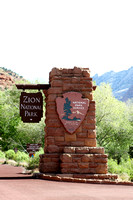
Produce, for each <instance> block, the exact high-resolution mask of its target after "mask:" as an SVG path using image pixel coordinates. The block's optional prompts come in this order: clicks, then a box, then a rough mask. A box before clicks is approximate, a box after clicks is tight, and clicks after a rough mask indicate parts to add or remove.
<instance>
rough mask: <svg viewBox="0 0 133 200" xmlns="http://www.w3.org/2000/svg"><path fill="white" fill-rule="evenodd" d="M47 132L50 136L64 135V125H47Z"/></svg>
mask: <svg viewBox="0 0 133 200" xmlns="http://www.w3.org/2000/svg"><path fill="white" fill-rule="evenodd" d="M46 133H47V135H48V136H64V129H63V128H62V127H60V128H56V127H47V129H46Z"/></svg>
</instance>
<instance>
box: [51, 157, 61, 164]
mask: <svg viewBox="0 0 133 200" xmlns="http://www.w3.org/2000/svg"><path fill="white" fill-rule="evenodd" d="M51 161H52V162H56V163H59V162H60V159H59V158H51Z"/></svg>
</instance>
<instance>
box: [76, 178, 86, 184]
mask: <svg viewBox="0 0 133 200" xmlns="http://www.w3.org/2000/svg"><path fill="white" fill-rule="evenodd" d="M73 182H75V183H86V179H80V178H75V179H73Z"/></svg>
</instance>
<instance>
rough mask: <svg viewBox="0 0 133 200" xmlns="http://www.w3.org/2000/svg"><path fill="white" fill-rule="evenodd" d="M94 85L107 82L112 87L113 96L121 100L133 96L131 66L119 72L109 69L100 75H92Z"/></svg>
mask: <svg viewBox="0 0 133 200" xmlns="http://www.w3.org/2000/svg"><path fill="white" fill-rule="evenodd" d="M93 80H94V81H95V82H96V85H100V84H101V83H103V82H104V83H109V84H110V85H111V87H112V91H113V94H114V96H115V97H116V98H117V99H118V100H121V101H127V100H128V99H130V98H133V67H130V68H129V69H128V70H123V71H120V72H114V71H110V72H107V73H104V74H103V75H101V76H98V74H96V75H95V76H93Z"/></svg>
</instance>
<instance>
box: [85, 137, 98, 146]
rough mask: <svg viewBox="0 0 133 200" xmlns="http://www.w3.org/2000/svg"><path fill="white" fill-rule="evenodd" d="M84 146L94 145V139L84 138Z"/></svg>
mask: <svg viewBox="0 0 133 200" xmlns="http://www.w3.org/2000/svg"><path fill="white" fill-rule="evenodd" d="M85 146H88V147H96V139H85Z"/></svg>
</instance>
